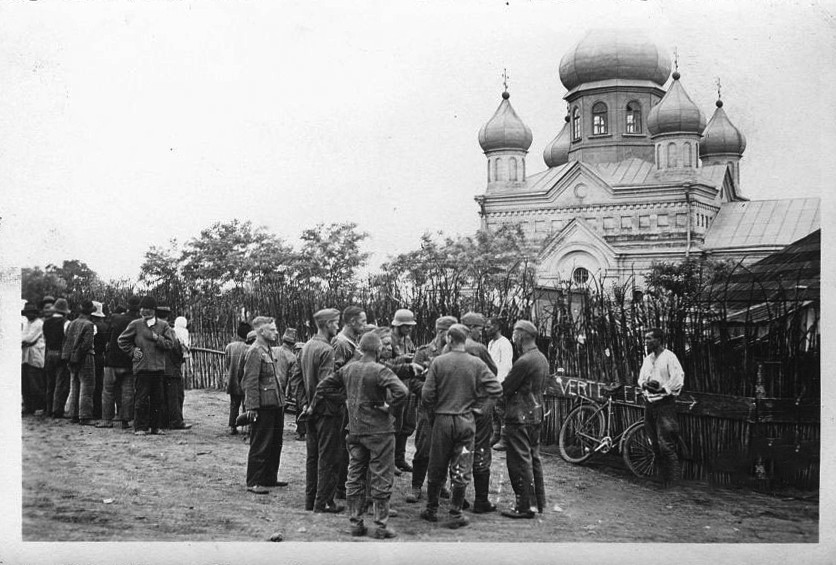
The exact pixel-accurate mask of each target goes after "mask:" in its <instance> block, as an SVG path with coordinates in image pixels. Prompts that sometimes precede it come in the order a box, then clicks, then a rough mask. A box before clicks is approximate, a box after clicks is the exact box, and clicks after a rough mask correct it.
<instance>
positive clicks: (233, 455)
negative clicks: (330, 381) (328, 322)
mask: <svg viewBox="0 0 836 565" xmlns="http://www.w3.org/2000/svg"><path fill="white" fill-rule="evenodd" d="M227 410H228V408H227V396H226V395H225V394H223V393H222V392H217V391H187V392H186V406H185V415H186V420H187V421H189V422H192V423H193V424H194V427H193V428H192V429H191V430H188V431H174V432H168V433H167V435H165V436H147V437H135V436H134V435H133V434H132V433H130V431H123V430H121V429H118V427H117V428H113V429H96V428H93V427H81V426H78V425H74V424H71V423H70V422H69V421H68V420H61V421H54V420H51V419H46V418H41V417H35V416H27V417H24V419H23V426H22V427H23V513H22V516H23V522H22V524H23V531H22V537H23V541H24V542H26V541H151V540H153V541H263V540H267V539H268V538H269V537H270V536H271V535H272V534H273V533H275V532H280V533H281V534H282V536H283V538H284V540H285V541H296V542H304V541H319V542H322V541H332V542H334V541H338V542H347V541H352V542H360V543H381V542H376V540H373V539H371V538H352V537H351V536H350V535H349V533H348V519H347V516H345V515H344V514H341V515H325V514H313V513H310V512H306V511H304V510H303V500H304V481H305V476H304V474H305V469H304V458H305V444H304V442H298V441H295V440H294V424H293V417H292V415H288V416H287V418H286V422H285V436H284V440H285V443H284V450H283V452H282V463H281V469H280V478H281V479H284V480H287V481H289V482H290V486H289V487H287V488H276V489H272V492H271V493H270V494H269V495H266V496H258V495H254V494H250V493H248V492H246V490H245V485H244V476H245V468H246V457H247V444H246V443H244V442H243V441H242V439H241V437H240V436H238V437H236V436H230V435H229V434H228V429H227V428H226V418H227ZM409 449H410V450H411V449H412V442H411V440H410V444H409ZM408 457H410V458H411V452H410V453H408ZM544 465H545V468H546V489H547V493H548V497H549V508H548V511H547V512H546V513H544V514H543V515H541V516H538V517H537V518H536V519H534V520H509V519H507V518H503V517H501V516H500V515H499V514H498V513H494V514H487V515H485V514H482V515H472V514H469V516H470V518H471V525H470V526H469V527H467V528H463V529H460V530H447V529H444V528H442V527H441V526H440V525H438V524H430V523H427V522H424V521H422V520H420V519H419V518H418V513H419V511H420V510H421V508H422V504H407V503H406V502H405V501H404V497H405V496H406V493H407V492H408V489H409V486H410V482H409V480H410V476H409V474H404V475H403V476H401V477H396V482H395V491H394V494H393V497H392V501H393V504H392V505H393V507H394V508H396V509H397V510H398V511H399V513H400V515H399V516H398V517H396V518H393V519H392V520H391V524H392V526H393V528H394V529H395V530H397V531H398V533H399V534H400V535H399V537H398V538H396V539H394V540H391V541H387V542H385V543H398V542H403V541H419V542H423V541H432V542H447V541H449V542H454V541H458V542H506V541H513V542H692V543H702V542H709V543H715V542H723V543H743V542H758V543H761V542H770V543H772V542H778V543H800V542H817V541H818V540H819V501H818V497H817V496H816V495H814V494H813V495H811V494H810V493H806V494H804V495H803V496H799V495H796V496H783V497H778V496H769V495H764V494H758V493H754V492H752V491H748V490H726V489H718V488H712V487H710V486H709V485H707V484H705V483H696V482H686V483H685V484H684V485H683V486H682V487H681V488H680V489H678V490H671V491H664V490H661V489H659V488H658V487H657V486H655V485H653V484H649V483H643V482H640V481H638V480H637V479H634V478H633V477H632V475H630V474H629V473H628V472H627V471H626V470H625V469H624V468H623V466H622V465H621V464H620V462H619V460H618V459H617V458H616V457H614V456H613V457H610V456H606V457H605V458H604V460H603V461H600V462H597V463H593V464H592V465H591V466H575V465H570V464H568V463H566V462H564V461H563V460H562V459H560V457H558V456H556V455H552V454H546V455H544ZM491 482H492V484H491V487H492V492H493V494H492V496H491V498H492V499H493V500H494V501H495V502H496V503H497V504H498V505H499V506H501V507H507V506H509V505H510V503H511V501H512V500H513V492H512V491H511V489H510V485H509V483H508V480H507V473H506V467H505V458H504V454H502V453H496V452H494V461H493V468H492V479H491ZM471 488H472V487H471ZM468 494H469V496H472V491H469V493H468ZM422 502H423V501H422ZM440 510H441V512H440V513H443V511H444V502H442V508H441V509H440ZM370 523H371V522H370Z"/></svg>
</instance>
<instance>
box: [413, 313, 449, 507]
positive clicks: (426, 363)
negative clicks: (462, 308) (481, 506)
mask: <svg viewBox="0 0 836 565" xmlns="http://www.w3.org/2000/svg"><path fill="white" fill-rule="evenodd" d="M456 322H458V320H456V318H454V317H453V316H442V317H441V318H439V319H438V320H436V321H435V339H433V340H432V341H431V342H430V343H428V344H427V345H424V346H421V347H419V348H418V351H417V352H416V353H415V363H417V364H418V365H421V366H422V367H424V368H425V369H429V367H430V363H432V360H433V359H435V358H436V357H438V356H439V355H441V351H442V350H443V349H444V346H445V345H446V342H447V341H446V340H447V330H449V329H450V326H452V325H453V324H455V323H456ZM411 383H412V386H410V392H411V393H412V394H414V395H415V396H416V397H418V398H421V390H422V389H423V388H424V381H423V380H422V379H419V378H415V379H412V381H411ZM431 439H432V426H431V425H430V418H429V415H428V414H427V409H426V408H425V407H424V405H423V404H422V403H421V402H419V403H418V410H417V414H416V418H415V456H414V457H413V458H412V490H411V491H410V493H409V494H407V496H406V501H407V502H418V501H419V500H420V499H421V488H422V487H423V485H424V479H426V478H427V467H428V466H429V463H430V442H431Z"/></svg>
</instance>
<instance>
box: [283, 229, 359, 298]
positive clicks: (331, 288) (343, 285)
mask: <svg viewBox="0 0 836 565" xmlns="http://www.w3.org/2000/svg"><path fill="white" fill-rule="evenodd" d="M368 237H369V234H368V233H366V232H360V231H358V230H357V224H356V223H354V222H347V223H342V224H337V223H332V224H329V225H327V226H326V225H324V224H317V226H316V227H314V228H312V229H306V230H305V231H303V232H302V235H301V237H300V239H301V240H302V250H301V252H300V254H299V255H298V256H297V260H296V262H295V268H296V274H297V277H298V278H300V279H303V280H307V281H309V282H311V283H313V284H318V285H319V286H320V287H321V288H322V289H323V290H325V291H326V292H328V293H330V294H331V296H332V297H334V298H335V297H338V296H340V297H343V296H346V295H348V294H350V293H351V292H352V291H353V290H354V289H355V288H356V286H357V280H356V275H357V270H358V269H359V268H360V267H362V266H363V265H365V264H366V261H367V260H368V258H369V254H368V253H364V252H361V251H360V243H361V242H363V241H364V240H365V239H366V238H368Z"/></svg>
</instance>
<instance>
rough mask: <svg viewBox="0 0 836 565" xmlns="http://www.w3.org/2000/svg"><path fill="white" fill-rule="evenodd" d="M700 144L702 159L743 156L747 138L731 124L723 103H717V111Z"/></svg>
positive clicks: (720, 101)
mask: <svg viewBox="0 0 836 565" xmlns="http://www.w3.org/2000/svg"><path fill="white" fill-rule="evenodd" d="M702 135H703V140H702V143H700V157H704V156H706V155H727V154H731V155H742V154H743V151H744V150H745V149H746V138H745V137H744V136H743V133H741V131H740V130H739V129H737V128H736V127H734V124H732V123H731V120H729V117H728V116H727V115H726V111H725V110H723V101H722V100H718V101H717V110H715V111H714V116H712V117H711V121H709V122H708V126H707V127H706V128H705V131H704V132H703V134H702Z"/></svg>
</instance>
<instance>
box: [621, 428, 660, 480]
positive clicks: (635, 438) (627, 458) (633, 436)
mask: <svg viewBox="0 0 836 565" xmlns="http://www.w3.org/2000/svg"><path fill="white" fill-rule="evenodd" d="M621 456H622V457H623V458H624V463H625V464H626V465H627V468H628V469H630V471H632V473H633V474H634V475H636V476H637V477H639V478H642V479H644V478H647V477H652V476H653V475H655V474H656V454H655V452H654V451H653V443H652V442H651V441H650V436H648V435H647V432H646V431H645V429H644V421H641V422H636V423H635V424H633V425H632V426H630V427H629V428H628V430H627V431H626V432H624V440H623V441H622V442H621Z"/></svg>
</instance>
